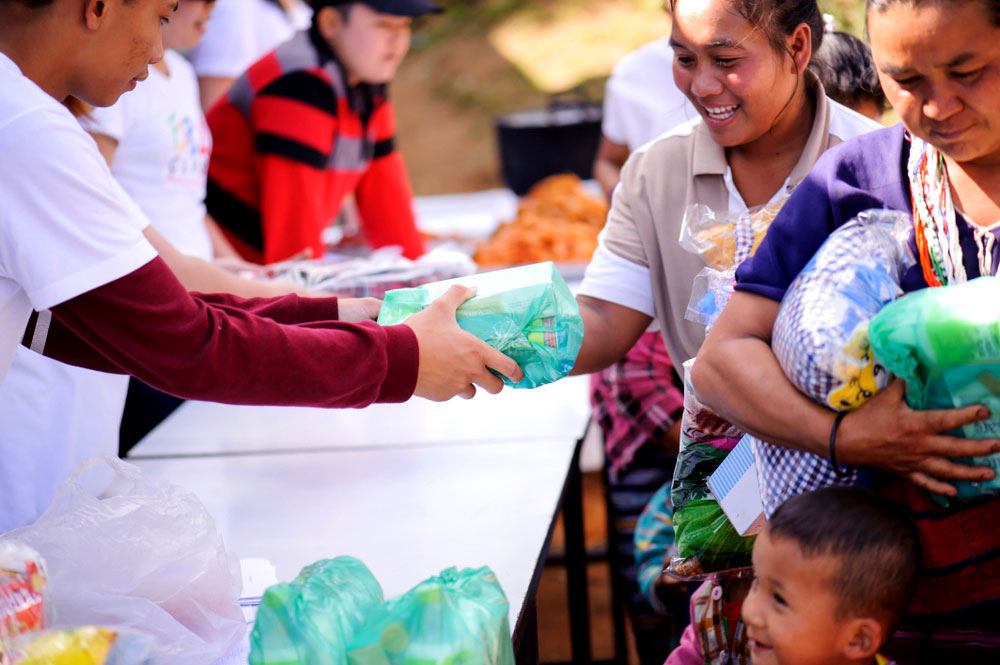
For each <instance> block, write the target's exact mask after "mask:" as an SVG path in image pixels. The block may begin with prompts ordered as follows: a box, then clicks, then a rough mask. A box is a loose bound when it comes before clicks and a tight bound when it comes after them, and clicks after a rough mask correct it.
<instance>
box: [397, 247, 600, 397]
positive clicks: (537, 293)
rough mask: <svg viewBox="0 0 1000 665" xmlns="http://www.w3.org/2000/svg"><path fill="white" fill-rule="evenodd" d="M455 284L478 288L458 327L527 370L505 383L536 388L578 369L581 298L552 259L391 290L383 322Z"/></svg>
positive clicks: (422, 304) (422, 305) (428, 301)
mask: <svg viewBox="0 0 1000 665" xmlns="http://www.w3.org/2000/svg"><path fill="white" fill-rule="evenodd" d="M456 284H461V285H464V286H474V287H476V289H477V291H476V295H475V296H473V297H472V298H470V299H469V300H467V301H466V302H465V303H463V304H462V306H461V307H459V308H458V311H457V312H456V319H457V320H458V325H459V327H461V328H462V329H463V330H466V331H467V332H470V333H472V334H473V335H475V336H476V337H478V338H479V339H481V340H483V341H485V342H486V343H487V344H489V345H490V346H492V347H493V348H495V349H497V350H498V351H501V352H503V353H505V354H506V355H508V356H510V357H511V358H513V359H514V360H515V361H516V362H517V364H518V365H519V366H520V367H521V369H522V370H524V378H523V379H522V380H521V381H519V382H517V383H512V382H511V381H510V380H509V379H507V378H506V377H503V379H504V383H506V384H507V385H510V386H513V387H514V388H535V387H537V386H540V385H543V384H546V383H551V382H552V381H556V380H558V379H561V378H563V377H564V376H566V375H567V374H569V371H570V370H571V369H573V365H574V363H576V354H577V353H579V351H580V345H581V344H582V343H583V320H582V319H581V318H580V308H579V307H578V306H577V304H576V298H574V297H573V293H572V292H571V291H570V290H569V287H568V286H566V282H565V281H564V280H563V278H562V276H561V275H560V274H559V271H558V270H556V267H555V265H554V264H553V263H552V262H551V261H547V262H545V263H536V264H534V265H529V266H521V267H518V268H508V269H507V270H497V271H494V272H487V273H479V274H477V275H470V276H469V277H460V278H457V279H449V280H445V281H443V282H433V283H431V284H425V285H423V286H419V287H417V288H413V289H397V290H395V291H389V292H388V293H386V294H385V301H384V302H383V303H382V310H381V311H380V312H379V316H378V322H379V324H381V325H384V326H388V325H394V324H397V323H402V322H403V321H404V320H405V319H406V318H407V317H408V316H410V315H411V314H415V313H416V312H419V311H421V310H422V309H424V308H425V307H427V306H428V305H430V304H431V303H432V302H433V301H434V300H436V299H437V298H438V297H440V296H441V295H443V294H444V293H445V291H447V290H448V289H449V288H451V287H452V286H454V285H456Z"/></svg>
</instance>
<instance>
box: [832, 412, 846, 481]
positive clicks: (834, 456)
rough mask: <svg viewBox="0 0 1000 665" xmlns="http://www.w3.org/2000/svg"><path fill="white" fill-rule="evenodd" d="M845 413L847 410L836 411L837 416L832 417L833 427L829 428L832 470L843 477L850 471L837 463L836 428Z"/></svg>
mask: <svg viewBox="0 0 1000 665" xmlns="http://www.w3.org/2000/svg"><path fill="white" fill-rule="evenodd" d="M846 415H847V411H841V412H840V413H838V414H837V417H836V418H834V419H833V427H832V428H830V464H832V465H833V471H834V473H836V474H837V477H838V478H844V477H845V476H847V475H848V474H849V473H850V472H849V471H843V470H842V469H841V468H840V465H839V464H837V430H838V429H839V428H840V421H841V420H843V419H844V416H846Z"/></svg>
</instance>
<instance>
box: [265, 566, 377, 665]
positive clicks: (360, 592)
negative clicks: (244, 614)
mask: <svg viewBox="0 0 1000 665" xmlns="http://www.w3.org/2000/svg"><path fill="white" fill-rule="evenodd" d="M381 602H382V587H381V586H379V583H378V580H376V579H375V576H374V575H372V573H371V571H370V570H368V567H367V566H365V564H363V563H361V562H360V561H358V560H357V559H355V558H354V557H349V556H341V557H337V558H336V559H324V560H322V561H317V562H316V563H314V564H312V565H310V566H306V567H305V568H303V569H302V572H300V573H299V576H298V577H296V578H295V579H294V580H292V581H291V582H289V583H286V584H276V585H274V586H272V587H269V588H268V589H267V591H266V592H264V597H263V598H262V599H261V603H260V607H258V608H257V619H256V621H255V622H254V626H253V631H252V632H251V633H250V665H285V664H286V663H297V664H298V665H344V664H346V663H347V657H346V650H347V645H348V644H349V643H350V641H351V639H352V638H353V637H354V636H355V634H356V633H357V632H358V630H359V629H360V628H361V626H362V625H363V624H364V622H365V621H366V620H367V619H368V617H369V616H371V615H372V613H373V612H374V611H375V610H376V608H377V607H378V606H379V604H381Z"/></svg>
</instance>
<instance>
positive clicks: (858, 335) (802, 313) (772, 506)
mask: <svg viewBox="0 0 1000 665" xmlns="http://www.w3.org/2000/svg"><path fill="white" fill-rule="evenodd" d="M911 226H912V224H911V222H910V217H909V215H907V214H905V213H900V212H894V211H889V210H869V211H865V212H862V213H860V214H859V215H858V216H857V217H856V218H854V219H852V220H851V221H849V222H847V223H846V224H844V225H843V226H841V227H840V228H838V229H837V230H836V231H834V232H833V233H832V234H831V235H830V237H829V238H827V239H826V241H825V242H824V243H823V245H822V246H821V247H820V248H819V250H818V251H817V252H816V254H815V255H814V256H813V258H812V259H811V260H810V261H809V263H808V264H807V265H806V267H805V268H803V269H802V272H801V273H799V275H798V277H796V278H795V281H793V282H792V285H791V286H790V287H789V288H788V291H787V292H786V293H785V297H784V299H783V300H782V301H781V308H780V309H779V311H778V317H777V319H776V320H775V322H774V333H773V335H772V338H771V348H772V349H773V351H774V355H775V357H776V358H777V359H778V363H779V364H780V365H781V368H782V369H783V370H784V372H785V375H786V376H787V377H788V379H789V380H790V381H791V382H792V384H794V385H795V387H796V388H798V389H799V390H800V391H802V392H803V393H804V394H805V395H806V396H807V397H809V398H810V399H812V400H813V401H815V402H817V403H819V404H822V405H823V406H825V407H827V408H829V409H831V410H834V411H850V410H852V409H855V408H857V407H858V406H860V405H861V404H863V403H864V402H865V401H867V400H868V399H869V398H870V397H872V395H874V394H875V393H877V392H878V391H879V390H881V389H882V388H884V387H885V386H886V385H888V383H889V372H888V371H886V369H885V368H884V367H883V366H882V365H881V364H880V363H878V362H876V361H875V358H874V357H873V355H872V352H871V349H870V345H869V341H868V326H869V322H870V321H871V320H872V317H874V316H875V315H876V314H878V312H879V311H880V310H881V309H882V308H883V307H884V306H885V305H886V304H887V303H889V302H891V301H893V300H895V299H896V298H897V297H898V296H899V295H900V293H901V289H900V282H901V280H902V277H903V274H904V272H905V271H906V270H907V269H908V268H909V267H910V266H912V265H913V264H914V259H913V256H912V254H911V252H910V250H909V249H908V246H907V243H906V238H907V234H908V232H909V229H910V228H911ZM751 440H752V444H753V449H754V457H755V460H756V464H757V471H758V474H759V476H760V480H761V483H760V488H761V494H762V497H761V498H762V500H763V502H764V512H765V514H766V515H767V516H770V515H771V513H773V512H774V511H775V510H776V509H777V507H778V506H780V505H781V504H782V503H783V502H784V501H785V500H787V499H788V498H790V497H792V496H794V495H796V494H801V493H803V492H808V491H811V490H814V489H818V488H820V487H825V486H827V485H832V484H835V483H841V484H844V483H849V484H854V483H858V482H862V481H864V478H863V477H862V476H861V475H859V474H860V471H859V470H858V469H856V468H850V469H847V470H846V471H845V470H843V469H842V470H840V475H839V476H838V473H837V470H836V469H834V468H833V466H832V465H831V464H830V462H829V461H828V460H827V459H826V458H825V457H820V456H818V455H812V454H810V453H806V452H803V451H799V450H792V449H790V448H785V447H782V446H776V445H772V444H769V443H767V442H765V441H761V440H760V439H756V438H752V439H751ZM790 470H794V472H791V471H790Z"/></svg>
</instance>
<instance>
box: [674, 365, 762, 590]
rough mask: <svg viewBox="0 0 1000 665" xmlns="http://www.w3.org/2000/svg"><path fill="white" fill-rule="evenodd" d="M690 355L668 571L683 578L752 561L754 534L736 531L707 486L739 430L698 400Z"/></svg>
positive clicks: (685, 376) (686, 375)
mask: <svg viewBox="0 0 1000 665" xmlns="http://www.w3.org/2000/svg"><path fill="white" fill-rule="evenodd" d="M694 362H695V360H694V359H691V360H688V361H687V362H685V363H684V413H683V415H682V416H681V441H680V449H679V451H678V453H677V465H676V466H675V467H674V478H673V481H672V483H671V487H670V501H671V503H672V504H673V507H674V529H675V530H676V537H677V543H676V545H677V556H676V557H675V558H674V559H672V560H671V561H670V564H669V565H668V567H667V572H668V573H669V574H670V575H672V576H674V577H677V578H681V579H701V576H702V575H704V574H705V573H710V572H716V571H720V570H725V569H729V568H741V567H744V566H748V565H750V551H751V549H752V547H753V540H754V538H753V537H752V536H749V537H743V536H740V535H739V533H737V532H736V529H734V528H733V525H732V524H731V523H730V522H729V519H728V518H727V517H726V514H725V513H724V512H723V511H722V508H721V507H720V506H719V504H718V502H717V501H716V500H715V498H714V497H713V496H712V492H711V490H709V488H708V477H709V476H710V475H712V473H713V472H714V471H715V470H716V469H717V468H719V465H720V464H722V461H723V460H724V459H725V458H726V456H727V455H728V454H729V452H730V451H731V450H732V449H733V448H734V447H735V446H736V444H737V443H739V440H740V438H741V437H742V436H743V432H742V431H741V430H740V429H739V428H737V427H735V426H734V425H732V424H731V423H729V422H727V421H726V420H725V419H723V418H722V417H721V416H719V415H718V414H717V413H715V412H714V411H712V410H711V409H710V408H708V407H707V406H705V405H704V404H702V403H701V401H700V400H699V399H698V397H697V395H696V394H695V392H694V387H693V386H692V385H691V381H690V378H689V377H690V375H691V368H692V367H693V366H694Z"/></svg>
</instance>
